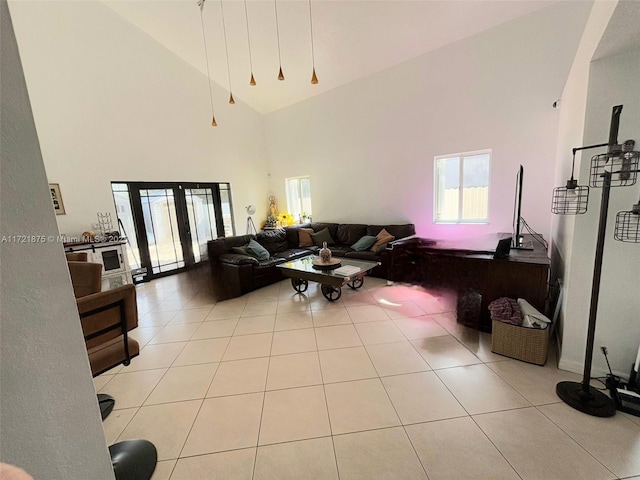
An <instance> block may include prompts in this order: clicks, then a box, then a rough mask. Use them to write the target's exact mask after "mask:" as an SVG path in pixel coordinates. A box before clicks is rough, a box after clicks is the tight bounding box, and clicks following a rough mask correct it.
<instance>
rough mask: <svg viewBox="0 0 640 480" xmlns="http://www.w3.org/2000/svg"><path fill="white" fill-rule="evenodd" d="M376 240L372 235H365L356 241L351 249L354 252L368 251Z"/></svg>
mask: <svg viewBox="0 0 640 480" xmlns="http://www.w3.org/2000/svg"><path fill="white" fill-rule="evenodd" d="M377 239H378V238H377V237H374V236H373V235H365V236H364V237H362V238H361V239H360V240H358V241H357V242H356V243H354V244H353V245H351V248H352V249H354V250H355V251H356V252H362V251H363V250H369V249H370V248H371V246H372V245H373V244H374V243H376V240H377Z"/></svg>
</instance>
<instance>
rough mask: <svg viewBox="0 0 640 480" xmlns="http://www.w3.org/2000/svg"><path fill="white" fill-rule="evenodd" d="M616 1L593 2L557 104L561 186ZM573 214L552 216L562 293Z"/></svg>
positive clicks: (567, 270)
mask: <svg viewBox="0 0 640 480" xmlns="http://www.w3.org/2000/svg"><path fill="white" fill-rule="evenodd" d="M617 3H618V2H617V1H607V2H594V4H593V8H592V9H591V13H590V15H589V19H588V21H587V24H586V26H585V29H584V32H583V34H582V40H581V41H580V46H579V47H578V51H577V53H576V57H575V59H574V61H573V65H572V66H571V72H570V73H569V77H568V78H567V83H566V84H565V86H564V90H563V91H562V97H561V100H560V102H559V105H558V109H559V113H560V118H559V122H558V145H557V151H556V169H555V184H554V185H555V186H556V187H559V186H564V185H566V182H567V180H568V179H569V178H571V164H572V149H573V148H576V147H580V146H582V145H583V143H582V139H583V134H584V116H585V111H586V107H587V89H588V85H589V68H590V66H591V63H590V62H591V58H592V57H593V53H594V52H595V50H596V47H597V46H598V43H599V42H600V39H601V38H602V34H603V33H604V31H605V29H606V27H607V24H608V23H609V20H610V19H611V15H612V14H613V11H614V10H615V7H616V5H617ZM582 155H583V154H582V153H581V152H577V154H576V167H575V170H574V171H575V175H574V178H576V179H578V178H579V175H580V165H581V163H582V162H581V161H582ZM590 158H591V157H590V154H589V153H588V152H587V153H585V154H584V159H585V160H584V161H585V162H588V161H589V159H590ZM575 218H576V217H575V216H573V215H553V216H552V232H551V238H552V250H551V261H552V274H553V280H554V281H555V280H556V279H557V278H560V279H561V280H562V283H563V294H566V292H567V289H568V287H569V285H570V283H571V276H570V274H571V272H570V268H569V266H570V263H569V260H570V259H571V248H572V245H573V234H574V225H575ZM561 305H562V308H561V312H560V315H559V317H558V326H557V330H556V332H558V333H559V335H558V338H559V339H560V340H561V339H562V330H563V319H564V316H565V309H566V302H565V301H564V300H562V304H561Z"/></svg>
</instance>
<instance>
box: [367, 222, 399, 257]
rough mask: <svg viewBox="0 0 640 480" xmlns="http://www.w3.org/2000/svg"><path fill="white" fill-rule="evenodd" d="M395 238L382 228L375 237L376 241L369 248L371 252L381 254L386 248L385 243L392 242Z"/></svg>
mask: <svg viewBox="0 0 640 480" xmlns="http://www.w3.org/2000/svg"><path fill="white" fill-rule="evenodd" d="M395 238H396V237H394V236H393V235H391V234H390V233H389V232H387V229H386V228H383V229H382V230H380V232H378V235H376V241H375V242H374V244H373V245H372V246H371V251H372V252H381V251H382V250H384V249H385V248H386V246H387V243H389V242H392V241H393V240H395Z"/></svg>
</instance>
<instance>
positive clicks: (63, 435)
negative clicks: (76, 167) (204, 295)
mask: <svg viewBox="0 0 640 480" xmlns="http://www.w3.org/2000/svg"><path fill="white" fill-rule="evenodd" d="M0 17H1V21H2V28H1V29H0V31H1V32H2V39H1V45H2V52H1V55H0V58H1V60H2V65H1V67H0V68H1V69H2V81H1V87H0V96H1V97H2V103H1V104H0V117H1V119H0V130H1V143H0V145H2V149H1V155H2V169H1V194H0V203H1V204H2V209H1V212H0V231H1V232H2V238H3V241H2V244H1V245H0V265H1V267H0V276H1V284H2V286H1V290H0V291H1V292H2V293H1V295H2V297H1V300H0V302H1V303H2V314H1V317H2V338H1V343H0V352H1V354H0V364H1V365H2V370H1V384H2V388H1V389H0V405H1V406H2V408H0V428H1V429H2V430H1V432H0V458H1V460H2V461H3V462H6V463H11V464H14V465H18V466H20V467H22V468H24V469H25V470H26V471H28V472H29V473H30V474H31V475H33V477H34V478H37V479H48V480H75V479H77V480H86V479H89V478H91V479H97V480H102V479H113V478H114V476H113V470H112V468H111V462H110V458H109V453H108V450H107V445H106V443H105V438H104V434H103V432H102V425H101V420H100V412H99V409H98V403H97V401H96V394H95V390H94V387H93V382H92V380H91V371H90V369H89V360H88V358H87V352H86V349H85V346H84V340H83V337H82V331H81V329H80V320H79V318H78V311H77V309H76V305H75V300H74V297H73V291H72V289H71V280H70V278H69V273H68V270H67V267H66V262H65V258H64V254H63V250H62V246H61V245H60V244H59V243H55V242H46V243H14V242H13V241H10V240H12V236H20V235H25V236H31V235H35V236H38V238H40V237H39V236H41V235H42V236H44V237H45V240H46V239H47V238H48V237H49V236H51V237H54V236H55V235H57V228H56V222H55V220H54V216H55V215H54V213H53V208H52V206H51V197H50V194H49V189H48V186H47V179H46V176H45V171H44V165H43V163H42V155H41V153H40V147H39V145H38V137H37V134H36V129H35V125H34V122H33V117H32V114H31V107H30V105H29V96H28V94H27V88H26V85H25V82H24V76H23V73H22V67H21V65H20V57H19V55H18V49H17V45H16V43H15V36H14V33H13V28H12V25H11V18H10V16H9V12H8V9H7V4H6V1H5V0H2V1H1V2H0Z"/></svg>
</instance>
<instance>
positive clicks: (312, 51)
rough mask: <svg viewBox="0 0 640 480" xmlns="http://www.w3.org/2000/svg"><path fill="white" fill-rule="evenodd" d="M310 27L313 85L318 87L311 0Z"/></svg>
mask: <svg viewBox="0 0 640 480" xmlns="http://www.w3.org/2000/svg"><path fill="white" fill-rule="evenodd" d="M309 27H310V32H311V65H312V67H313V70H312V73H311V83H312V84H313V85H316V84H317V83H318V77H317V76H316V55H315V52H314V50H313V17H312V15H311V0H309Z"/></svg>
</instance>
